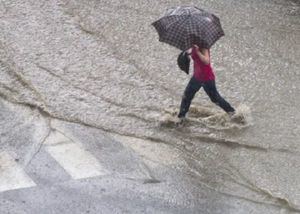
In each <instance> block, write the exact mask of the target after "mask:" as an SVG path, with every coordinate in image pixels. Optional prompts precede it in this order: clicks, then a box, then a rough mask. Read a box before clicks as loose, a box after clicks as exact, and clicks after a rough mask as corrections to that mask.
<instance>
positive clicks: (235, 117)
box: [228, 112, 246, 124]
mask: <svg viewBox="0 0 300 214" xmlns="http://www.w3.org/2000/svg"><path fill="white" fill-rule="evenodd" d="M228 116H229V118H230V120H231V121H232V122H235V123H240V124H245V123H246V118H245V117H244V115H243V114H237V113H236V112H228Z"/></svg>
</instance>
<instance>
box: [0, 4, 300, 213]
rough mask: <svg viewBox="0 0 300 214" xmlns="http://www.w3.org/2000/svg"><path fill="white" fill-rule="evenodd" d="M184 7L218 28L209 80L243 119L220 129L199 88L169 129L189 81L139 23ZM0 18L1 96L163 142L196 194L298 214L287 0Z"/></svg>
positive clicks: (41, 11)
mask: <svg viewBox="0 0 300 214" xmlns="http://www.w3.org/2000/svg"><path fill="white" fill-rule="evenodd" d="M191 3H194V4H195V5H197V6H199V7H201V8H204V9H207V10H209V11H212V12H214V13H215V14H217V15H218V16H219V17H220V19H221V22H222V25H223V28H224V31H225V37H223V38H222V39H221V40H220V41H218V42H217V43H216V45H215V46H214V47H213V48H212V50H211V55H212V63H213V67H214V70H215V73H216V76H217V79H216V83H217V87H218V89H219V92H220V93H221V94H222V95H223V96H224V97H225V98H226V99H227V100H228V101H229V102H230V103H231V104H232V105H233V106H235V107H237V109H238V111H239V114H243V115H244V116H245V121H244V122H241V121H240V122H233V121H230V120H229V118H227V117H226V115H225V114H224V113H223V112H222V111H221V110H220V108H218V107H217V106H215V105H214V104H212V103H211V102H210V101H209V98H208V97H207V96H206V94H205V93H204V91H203V90H200V91H199V93H198V94H197V96H196V97H195V99H194V101H193V107H192V109H191V112H190V114H189V116H188V120H187V122H186V124H185V125H184V126H182V127H176V126H173V125H172V122H170V121H171V120H172V115H174V114H176V111H178V107H179V104H180V100H181V96H182V94H183V91H184V88H185V86H186V84H187V82H188V81H189V78H190V76H187V75H185V74H184V73H183V72H182V71H180V70H179V69H178V67H177V65H176V57H177V55H178V54H179V51H178V50H176V49H174V48H172V47H170V46H168V45H166V44H163V43H159V42H158V36H157V34H156V32H155V30H154V28H153V27H152V26H151V22H153V21H154V20H156V19H157V18H158V17H159V16H160V15H161V14H162V13H163V12H164V9H165V8H168V7H170V6H174V5H183V4H191ZM0 11H1V13H0V46H1V48H0V56H1V58H0V60H1V61H0V62H1V65H0V66H1V67H0V68H1V75H0V96H1V98H2V99H5V100H7V101H9V102H11V103H14V104H21V105H25V106H29V107H31V108H37V109H38V110H39V111H40V113H41V115H42V116H45V117H49V118H56V119H59V120H64V121H68V122H74V123H79V124H83V125H86V126H89V127H96V128H99V129H101V130H104V131H106V132H108V133H112V134H118V135H123V136H127V137H132V138H141V139H145V140H149V141H151V142H153V143H155V144H165V145H168V146H170V147H172V148H174V149H176V150H178V151H180V152H181V154H182V157H183V158H184V160H185V161H186V163H187V167H188V168H189V176H191V177H193V178H195V180H196V181H198V182H199V185H205V186H207V187H209V188H211V189H213V190H215V191H217V192H219V193H220V194H225V195H228V197H236V198H240V199H244V200H247V201H251V202H253V204H254V207H255V206H256V205H257V206H258V205H259V206H261V205H263V206H270V207H275V208H278V209H279V210H280V209H282V210H283V211H286V212H300V179H299V178H300V123H299V121H300V111H299V106H300V96H299V90H300V61H299V59H300V9H299V2H297V1H284V0H276V1H271V0H264V1H259V0H249V1H234V0H228V1H216V0H207V1H177V0H175V1H140V0H125V1H119V0H110V1H108V0H101V1H100V0H91V1H83V0H55V1H33V0H29V1H21V0H15V1H6V0H2V1H0ZM2 143H3V144H5V143H6V142H2ZM283 211H282V212H283Z"/></svg>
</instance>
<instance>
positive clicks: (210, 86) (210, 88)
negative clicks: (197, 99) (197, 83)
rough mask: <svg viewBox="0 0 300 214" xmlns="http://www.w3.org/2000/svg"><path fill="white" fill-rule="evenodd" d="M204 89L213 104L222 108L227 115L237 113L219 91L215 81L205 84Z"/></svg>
mask: <svg viewBox="0 0 300 214" xmlns="http://www.w3.org/2000/svg"><path fill="white" fill-rule="evenodd" d="M203 88H204V90H205V92H206V94H207V95H208V96H209V98H210V100H211V101H212V102H213V103H215V104H217V105H218V106H220V107H221V108H222V109H223V110H224V111H226V112H227V113H234V112H235V109H234V108H233V107H232V106H231V105H230V104H229V103H228V102H227V101H226V100H225V99H224V98H223V97H222V96H221V95H220V94H219V92H218V91H217V88H216V84H215V81H214V80H211V81H207V82H204V83H203Z"/></svg>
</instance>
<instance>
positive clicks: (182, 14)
mask: <svg viewBox="0 0 300 214" xmlns="http://www.w3.org/2000/svg"><path fill="white" fill-rule="evenodd" d="M152 25H153V26H154V27H155V29H156V31H157V32H158V35H159V41H161V42H165V43H167V44H169V45H172V46H174V47H176V48H179V49H180V50H183V51H185V50H187V49H189V48H191V47H192V45H193V44H196V45H198V46H199V47H203V48H210V47H211V46H212V45H213V44H214V43H215V42H216V41H217V40H218V39H219V38H220V37H222V36H224V31H223V29H222V27H221V23H220V20H219V18H218V17H217V16H215V15H213V14H211V13H209V12H206V11H204V10H202V9H200V8H197V7H190V6H180V7H175V8H171V9H168V10H167V11H166V13H165V14H164V16H163V17H161V18H160V19H159V20H157V21H155V22H153V23H152Z"/></svg>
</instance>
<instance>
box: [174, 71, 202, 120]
mask: <svg viewBox="0 0 300 214" xmlns="http://www.w3.org/2000/svg"><path fill="white" fill-rule="evenodd" d="M200 88H201V83H200V82H199V81H197V80H196V79H195V78H194V77H192V78H191V80H190V81H189V83H188V85H187V86H186V88H185V91H184V94H183V97H182V100H181V105H180V111H179V114H178V117H185V115H186V113H187V112H188V111H189V108H190V105H191V102H192V100H193V98H194V96H195V94H196V92H197V91H199V89H200Z"/></svg>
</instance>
